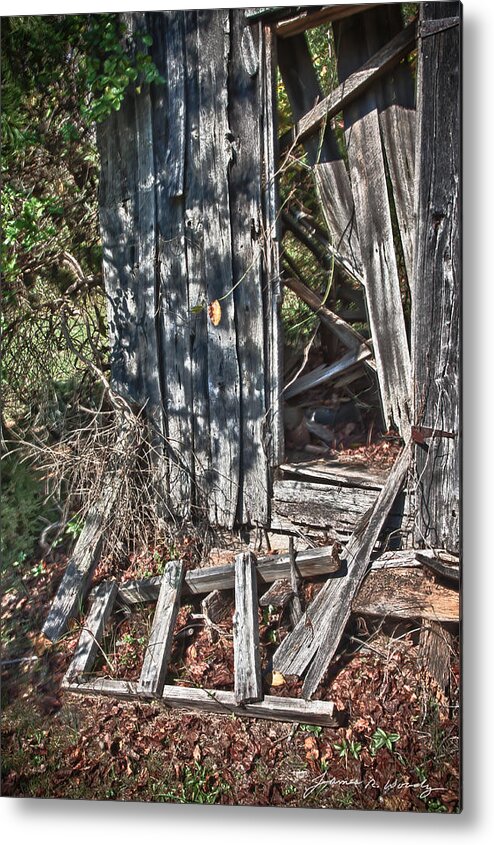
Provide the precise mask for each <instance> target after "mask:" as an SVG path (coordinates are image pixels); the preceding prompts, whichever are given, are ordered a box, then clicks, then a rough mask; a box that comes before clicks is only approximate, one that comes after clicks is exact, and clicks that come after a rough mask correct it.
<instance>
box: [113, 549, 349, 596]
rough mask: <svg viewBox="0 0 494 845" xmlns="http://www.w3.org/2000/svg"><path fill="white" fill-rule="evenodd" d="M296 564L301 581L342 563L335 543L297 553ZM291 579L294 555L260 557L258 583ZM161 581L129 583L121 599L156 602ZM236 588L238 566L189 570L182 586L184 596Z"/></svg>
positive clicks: (158, 579)
mask: <svg viewBox="0 0 494 845" xmlns="http://www.w3.org/2000/svg"><path fill="white" fill-rule="evenodd" d="M295 562H296V566H297V569H298V571H299V573H300V577H301V578H311V577H314V578H316V577H317V576H319V575H327V574H329V573H332V572H337V571H338V569H339V563H338V562H336V561H335V560H334V558H333V544H331V545H328V546H322V547H321V548H317V549H305V550H304V551H300V552H296V556H295ZM289 577H290V556H289V555H288V554H283V555H274V556H271V557H265V558H259V560H258V561H257V580H258V583H260V584H271V583H272V582H273V581H276V580H278V579H279V578H289ZM160 584H161V578H159V577H156V578H146V579H142V580H138V581H127V582H124V583H122V584H121V585H120V588H119V592H118V598H119V601H122V602H123V603H124V604H139V603H140V602H150V601H156V599H157V597H158V593H159V589H160ZM234 587H235V564H234V563H227V564H224V565H223V566H209V567H206V568H204V569H193V570H189V571H188V572H186V574H185V579H184V583H183V587H182V593H183V595H184V596H188V595H201V594H205V593H209V592H211V591H212V590H232V589H234Z"/></svg>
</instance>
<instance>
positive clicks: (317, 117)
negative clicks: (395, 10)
mask: <svg viewBox="0 0 494 845" xmlns="http://www.w3.org/2000/svg"><path fill="white" fill-rule="evenodd" d="M415 38H416V24H415V22H413V23H411V24H409V25H408V26H407V27H406V28H405V29H403V30H402V31H401V32H399V33H398V34H397V35H395V36H394V38H392V39H391V40H390V41H389V42H388V43H387V44H385V46H384V47H382V48H381V49H379V50H377V51H376V53H374V55H373V56H372V57H371V58H370V59H369V60H368V61H367V62H364V64H363V65H362V67H360V68H359V69H358V70H356V71H355V72H354V73H352V74H351V75H350V76H349V77H348V79H346V80H345V82H342V83H341V85H338V87H337V88H335V90H334V91H332V92H331V94H329V95H328V96H327V97H324V99H322V100H321V101H320V102H319V103H317V104H316V105H315V106H314V107H313V108H312V109H310V111H308V112H307V113H306V114H304V115H303V116H302V117H301V118H300V119H299V120H297V122H296V123H295V125H294V126H293V127H292V128H291V129H289V130H288V131H287V132H285V133H284V134H283V135H282V136H281V138H280V151H281V152H284V151H285V150H286V149H287V148H288V147H290V146H291V145H292V144H297V143H300V142H301V141H303V140H304V139H305V138H306V137H308V136H309V135H311V134H312V133H313V132H315V131H316V130H317V129H318V128H319V127H320V126H321V124H322V123H323V122H324V121H327V120H330V118H332V117H334V116H335V115H336V114H338V112H340V111H341V110H342V109H343V108H344V107H345V106H347V105H348V103H350V102H351V101H352V100H353V99H354V98H355V97H356V96H357V95H358V94H360V93H361V92H363V91H365V89H366V88H367V87H368V86H369V85H370V84H371V83H372V82H374V81H375V80H376V79H378V78H379V77H380V76H382V75H383V74H385V73H386V72H387V71H388V70H390V68H392V67H394V65H396V64H397V63H398V62H399V61H400V60H401V59H402V58H403V57H404V56H406V55H407V53H409V52H410V50H411V48H412V46H413V44H414V43H415ZM412 173H413V170H412Z"/></svg>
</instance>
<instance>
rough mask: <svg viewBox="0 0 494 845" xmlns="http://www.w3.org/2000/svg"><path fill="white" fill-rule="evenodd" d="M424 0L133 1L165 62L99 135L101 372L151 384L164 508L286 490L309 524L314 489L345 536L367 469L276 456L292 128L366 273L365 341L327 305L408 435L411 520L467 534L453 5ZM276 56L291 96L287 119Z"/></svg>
mask: <svg viewBox="0 0 494 845" xmlns="http://www.w3.org/2000/svg"><path fill="white" fill-rule="evenodd" d="M418 7H419V16H418V19H417V20H414V21H412V22H411V23H410V24H409V25H408V26H404V23H403V18H402V15H401V11H400V8H401V7H400V4H383V5H380V4H359V5H355V4H339V5H337V6H320V7H275V8H272V9H271V8H267V9H250V10H249V9H247V10H242V9H218V10H201V11H197V12H196V11H168V12H152V13H146V14H144V13H139V14H134V15H132V16H131V17H130V25H131V29H132V31H133V32H134V35H135V40H136V43H137V44H138V45H139V44H140V43H141V47H142V42H139V37H140V35H142V34H144V33H148V34H150V35H151V36H152V39H153V42H152V46H151V47H149V51H150V54H151V57H152V59H153V61H154V62H155V64H156V66H157V67H158V69H159V71H160V73H161V74H162V75H163V77H164V78H165V80H166V84H165V85H152V86H146V85H143V86H141V87H139V88H137V89H135V90H132V91H131V92H129V94H128V95H127V97H126V100H125V102H124V104H123V107H122V108H121V109H120V111H119V112H118V113H115V114H114V115H113V116H112V118H111V119H110V120H108V122H107V123H106V124H105V125H104V127H103V129H102V131H101V132H100V136H99V146H100V151H101V162H102V179H101V221H102V235H103V247H104V267H105V283H106V288H107V292H108V296H109V302H110V331H111V344H112V377H113V383H114V385H115V387H116V389H117V390H118V391H119V392H121V393H122V395H124V396H125V397H126V398H128V399H130V400H131V401H132V402H133V403H135V404H136V405H138V406H143V405H145V408H146V414H147V417H148V420H149V422H150V425H151V427H152V438H153V443H154V446H155V452H156V456H157V457H156V463H157V467H156V471H157V478H158V479H159V486H160V489H161V492H162V494H163V496H164V500H165V502H166V505H165V507H166V508H167V509H169V511H170V512H171V513H174V514H177V515H179V516H182V517H188V516H191V515H192V516H193V515H194V512H195V510H196V509H202V510H203V511H204V509H205V510H206V513H207V514H208V517H209V520H210V521H211V523H212V524H217V525H222V526H227V527H232V526H233V525H234V524H237V525H242V524H256V525H263V526H269V525H274V526H275V527H276V526H278V527H282V528H285V529H286V528H287V525H288V523H289V522H290V517H289V514H288V510H289V508H290V505H292V509H294V510H295V511H297V510H298V511H299V512H300V514H301V515H300V520H301V522H302V524H305V525H306V527H307V526H309V525H310V521H311V518H312V521H313V523H314V525H313V526H312V527H313V528H316V529H317V527H322V525H320V521H321V520H320V519H319V520H318V518H317V512H318V507H319V506H320V507H322V509H323V511H324V517H323V521H324V522H325V524H326V526H327V525H331V524H333V525H336V526H339V527H340V528H341V530H340V534H342V536H344V535H345V527H344V525H343V522H344V518H345V516H346V517H348V515H349V513H350V516H349V522H350V526H349V529H348V531H349V532H350V531H351V522H352V519H353V515H354V514H353V511H352V508H354V511H355V516H358V515H359V513H360V512H364V511H365V510H366V509H367V507H368V505H369V488H370V490H372V491H373V492H374V493H375V491H376V489H379V484H377V482H376V483H375V484H374V485H373V484H372V479H367V480H366V479H363V480H361V481H362V483H359V480H358V479H357V480H356V482H355V483H354V482H352V480H351V479H350V480H349V482H348V484H345V480H344V478H342V473H341V472H334V473H333V474H331V472H328V473H326V477H325V479H324V483H323V482H322V481H321V479H320V478H315V477H305V478H304V479H303V480H302V481H301V480H300V473H295V474H294V473H293V472H292V473H290V467H289V466H288V468H287V466H286V458H285V454H284V444H283V400H284V398H286V396H285V395H284V384H283V375H282V361H281V357H282V337H281V334H282V332H281V326H280V301H281V297H282V275H281V265H280V231H281V225H282V215H285V214H286V212H287V209H284V208H283V209H282V208H281V207H280V203H279V200H278V194H277V173H278V168H279V162H280V155H281V154H283V152H286V150H287V149H289V148H290V146H294V145H296V144H299V143H303V144H304V146H305V151H306V154H307V159H308V161H309V163H310V165H311V166H312V168H313V176H314V179H315V184H316V186H317V191H318V196H319V199H320V203H321V206H322V210H323V213H324V217H325V220H326V223H327V227H328V231H329V232H330V235H331V239H330V240H331V243H332V245H333V247H332V249H333V253H332V258H333V260H334V261H335V266H336V269H337V270H340V271H341V273H342V275H343V277H344V276H345V273H346V274H347V276H349V277H350V278H352V277H353V278H354V279H357V280H358V281H359V282H361V284H362V290H363V292H364V300H365V309H366V314H367V319H368V322H369V327H370V335H371V337H370V342H369V340H367V341H364V339H363V338H362V337H360V336H359V334H358V332H356V331H353V330H352V329H351V327H350V326H348V324H347V323H345V321H344V320H343V319H341V318H338V315H336V316H335V315H334V314H333V313H332V312H329V315H325V316H326V320H327V322H328V323H329V324H330V329H331V328H332V330H333V331H334V332H335V334H336V335H337V337H338V338H339V339H340V340H342V341H343V345H344V346H346V353H345V355H344V356H342V360H341V361H337V362H336V365H335V366H336V370H335V372H336V373H338V372H340V371H341V372H344V371H346V370H347V369H349V368H350V369H353V370H355V368H356V367H357V368H358V367H363V366H366V367H367V368H368V369H370V370H372V369H374V372H375V373H376V375H377V380H378V385H379V391H380V397H381V407H382V414H383V419H384V423H385V426H386V427H387V426H394V427H395V428H396V429H397V431H398V432H399V433H400V434H401V436H402V437H403V438H404V439H405V440H407V439H409V438H412V440H413V442H414V460H413V462H412V463H413V468H414V472H413V473H412V476H411V478H410V479H409V490H410V492H413V493H414V514H415V523H414V531H415V540H416V541H419V542H420V543H423V544H425V545H433V546H434V545H436V546H444V547H447V548H449V549H451V550H456V551H457V550H458V543H459V504H458V502H459V437H458V435H459V385H458V378H459V287H460V282H459V276H460V239H459V231H458V225H459V213H460V212H459V192H460V159H459V156H460V143H459V140H460V77H459V73H460V17H459V16H460V5H459V4H458V3H421V4H418ZM322 22H325V23H328V25H331V26H332V28H333V35H334V43H335V45H336V50H337V62H338V74H339V85H338V86H337V87H336V88H335V89H334V90H333V91H332V92H331V93H330V95H329V96H326V97H322V94H321V91H320V89H319V86H318V81H317V77H316V74H315V71H314V68H313V65H312V61H311V56H310V53H309V51H308V47H307V41H306V38H305V31H306V30H307V29H309V28H311V27H314V26H316V25H319V24H321V23H322ZM410 54H413V55H414V56H416V59H415V61H416V74H415V73H412V69H411V63H410V61H408V59H407V57H409V56H410ZM278 69H279V72H280V73H281V76H282V79H283V82H284V85H285V88H286V90H287V93H288V97H289V99H290V104H291V108H292V113H293V117H294V125H293V129H292V130H290V132H288V133H285V134H284V136H283V137H281V138H278V136H277V121H276V74H277V72H278ZM341 112H342V113H343V119H344V138H345V146H346V149H345V150H342V149H341V144H338V143H337V139H336V135H335V132H334V129H333V125H332V121H331V118H332V117H334V115H336V114H338V113H341ZM394 217H396V219H397V221H398V227H399V233H400V240H401V246H400V248H401V251H402V260H403V261H404V265H405V269H406V277H407V281H408V285H409V288H410V292H411V303H412V317H411V337H407V331H406V325H405V319H404V314H403V304H402V295H401V291H400V278H399V274H398V270H397V255H396V237H395V235H394V234H393V225H394V224H393V220H392V218H394ZM302 222H304V221H302ZM288 223H289V224H290V216H289V215H288ZM291 223H292V226H296V221H294V220H293V218H292V220H291ZM299 228H300V224H299ZM306 236H307V237H308V238H309V237H310V231H309V232H308V231H306ZM306 293H307V292H306ZM213 303H215V305H214V307H215V308H216V309H217V310H216V313H214V314H213V313H212V304H213ZM315 307H317V301H316V306H315ZM325 310H328V309H324V308H321V312H324V311H325ZM331 321H332V324H331ZM287 395H289V394H287ZM280 467H284V469H280ZM374 481H375V479H374ZM376 484H377V486H376ZM352 485H353V486H352ZM359 491H360V499H361V501H358V499H359ZM349 492H350V493H352V496H353V498H352V496H351V497H350V498H351V500H352V502H353V503H354V504H349V501H346V500H345V496H346V497H347V499H348V493H349ZM355 503H356V504H355ZM295 504H296V507H295ZM287 509H288V510H287ZM304 509H305V511H310V512H311V513H312V514H313V516H312V517H311V518H309V516H308V515H306V516H305V517H304V515H303V512H304ZM319 509H320V508H319ZM328 514H329V516H328ZM296 519H297V517H296V516H295V517H294V521H296Z"/></svg>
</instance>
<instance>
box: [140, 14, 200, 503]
mask: <svg viewBox="0 0 494 845" xmlns="http://www.w3.org/2000/svg"><path fill="white" fill-rule="evenodd" d="M151 20H153V21H154V22H155V24H156V32H154V33H153V36H154V41H153V43H154V45H155V48H154V49H155V61H156V65H157V67H158V70H159V71H160V73H161V74H162V75H163V76H164V77H165V79H166V85H164V86H162V85H160V86H153V88H154V91H153V115H152V125H153V132H154V147H155V151H154V158H155V176H156V227H157V250H156V255H155V258H156V260H157V273H158V278H159V295H158V296H159V299H158V305H159V308H158V309H156V308H154V309H153V310H152V311H151V307H152V306H151V303H149V302H148V303H147V304H146V308H147V310H148V311H151V313H152V315H153V318H154V317H155V315H156V313H157V317H158V331H159V338H160V347H161V351H162V361H161V364H162V375H161V379H162V395H163V400H164V406H165V414H166V423H167V431H166V434H167V440H166V445H167V454H168V476H169V479H168V485H169V501H170V508H171V511H172V513H173V514H175V515H177V516H180V517H187V516H188V515H189V513H190V501H191V495H192V491H191V487H192V483H191V478H192V419H191V407H192V384H191V366H190V304H189V297H188V278H187V265H186V248H185V231H184V191H185V184H184V182H185V172H184V167H185V165H184V161H185V55H184V12H183V11H169V12H167V13H166V25H165V26H164V27H163V24H162V20H163V15H151ZM150 122H151V120H150Z"/></svg>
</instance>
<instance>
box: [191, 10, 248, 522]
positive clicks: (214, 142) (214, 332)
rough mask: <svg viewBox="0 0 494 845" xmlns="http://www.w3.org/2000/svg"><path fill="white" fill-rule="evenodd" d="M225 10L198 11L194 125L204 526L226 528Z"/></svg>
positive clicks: (228, 154)
mask: <svg viewBox="0 0 494 845" xmlns="http://www.w3.org/2000/svg"><path fill="white" fill-rule="evenodd" d="M230 47H231V40H230V13H229V10H228V9H218V10H212V11H208V10H203V9H201V10H200V11H199V12H198V51H199V56H200V62H199V68H198V73H199V86H200V88H199V97H200V112H199V114H200V119H199V139H200V157H201V167H202V179H203V186H204V187H203V214H204V264H205V278H206V284H207V300H208V302H210V303H211V302H214V301H216V300H218V301H219V302H220V305H221V320H220V322H219V323H218V325H214V324H213V322H212V320H208V324H207V327H208V389H209V390H208V395H209V408H210V415H209V417H210V442H211V472H210V479H209V484H210V491H209V519H210V521H211V523H213V524H220V525H223V526H225V527H227V528H231V527H232V526H233V524H234V521H235V517H236V514H237V503H238V494H239V475H240V436H239V432H240V422H241V421H240V373H239V363H238V355H237V337H236V328H235V301H234V297H233V295H232V288H233V271H232V233H231V225H230V220H231V216H230V215H231V209H230V201H229V189H228V171H229V168H230V167H231V165H232V161H233V156H234V148H233V145H232V141H231V132H230V126H229V115H228V56H229V53H230Z"/></svg>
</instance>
